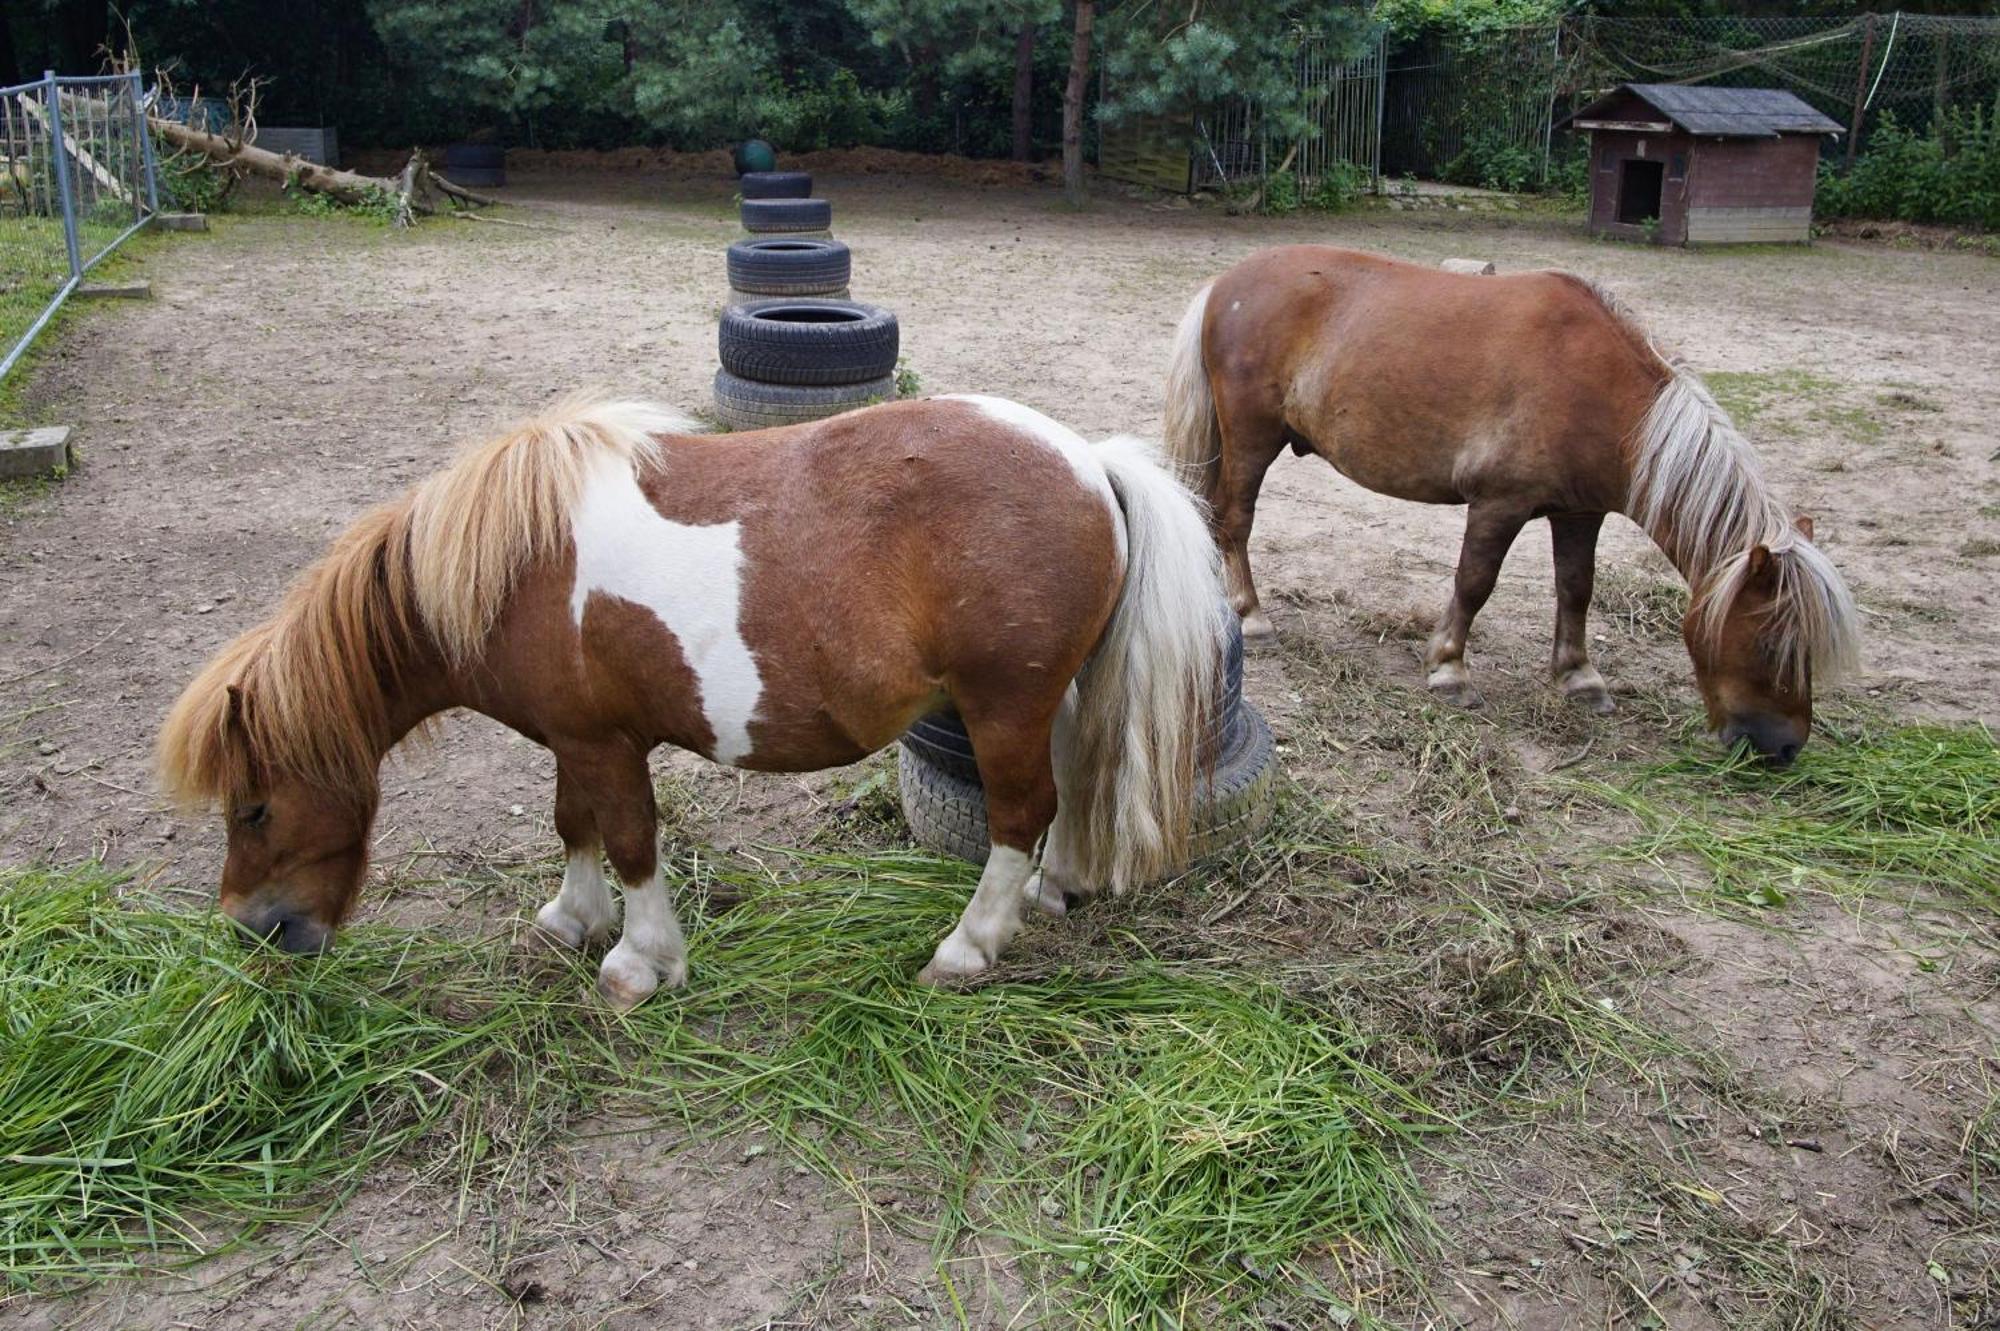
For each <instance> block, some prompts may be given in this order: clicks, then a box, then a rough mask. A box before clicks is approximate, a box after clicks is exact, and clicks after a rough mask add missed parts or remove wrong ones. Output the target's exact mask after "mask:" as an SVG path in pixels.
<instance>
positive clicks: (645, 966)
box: [597, 942, 687, 1012]
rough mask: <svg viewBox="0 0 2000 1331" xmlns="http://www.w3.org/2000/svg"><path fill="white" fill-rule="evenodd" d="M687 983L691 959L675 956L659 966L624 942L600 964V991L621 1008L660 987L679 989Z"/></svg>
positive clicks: (634, 1004) (630, 1006)
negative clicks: (688, 960) (688, 964)
mask: <svg viewBox="0 0 2000 1331" xmlns="http://www.w3.org/2000/svg"><path fill="white" fill-rule="evenodd" d="M686 983H687V961H686V959H685V958H681V957H675V958H672V959H670V960H667V961H663V962H661V963H660V964H659V965H658V966H655V965H654V964H653V963H652V962H651V961H649V960H647V959H646V958H645V957H643V956H641V955H640V954H639V953H638V952H637V951H636V950H633V949H630V948H628V947H626V946H625V944H624V943H622V942H621V943H620V944H618V946H617V947H614V948H612V949H611V952H610V954H609V955H607V956H606V957H605V958H604V965H603V966H601V967H599V968H598V972H597V992H598V994H599V996H600V997H602V998H603V999H604V1001H605V1002H606V1003H608V1004H610V1005H611V1007H612V1008H613V1009H614V1010H616V1011H619V1012H630V1011H631V1010H632V1009H633V1008H635V1007H637V1006H639V1004H641V1003H643V1002H645V1001H646V1000H647V999H648V998H651V997H652V996H653V993H654V991H656V990H658V989H660V988H663V987H664V988H667V989H678V988H680V987H681V986H682V985H683V984H686Z"/></svg>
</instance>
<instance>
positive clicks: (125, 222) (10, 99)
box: [0, 71, 159, 377]
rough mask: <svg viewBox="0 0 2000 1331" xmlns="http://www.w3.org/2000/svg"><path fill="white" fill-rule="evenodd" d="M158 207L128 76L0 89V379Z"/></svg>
mask: <svg viewBox="0 0 2000 1331" xmlns="http://www.w3.org/2000/svg"><path fill="white" fill-rule="evenodd" d="M158 208H159V187H158V182H157V171H156V168H155V163H154V157H153V143H152V138H151V136H150V135H149V134H148V133H147V130H146V94H145V88H144V86H143V84H142V82H141V79H140V76H139V74H138V73H137V72H136V71H135V72H133V73H131V74H117V75H108V76H104V77H98V78H59V77H57V76H56V75H55V74H53V73H51V74H46V75H44V76H43V77H42V78H41V79H40V80H39V81H37V82H34V83H23V84H20V85H18V86H16V87H12V88H0V377H4V376H5V375H6V373H7V372H8V371H9V370H10V369H12V368H13V366H14V363H15V362H16V361H18V360H19V359H20V358H21V354H22V353H23V352H24V351H26V350H27V348H28V345H29V343H31V342H32V341H34V339H35V335H36V334H38V333H39V332H41V330H42V329H43V328H44V327H46V326H47V324H48V321H49V320H50V318H52V317H53V316H54V314H55V312H56V310H57V309H59V308H61V306H62V303H63V302H64V301H65V300H67V299H69V297H70V296H71V294H73V293H74V292H75V291H76V289H77V287H78V286H80V285H82V283H83V278H84V275H85V274H86V273H88V272H89V271H90V270H91V269H92V268H93V267H95V266H96V265H97V264H98V263H100V262H101V261H102V260H103V259H104V258H105V256H107V255H109V254H110V253H111V252H112V251H113V250H116V249H117V248H118V247H119V246H120V245H122V244H123V243H124V242H125V240H126V239H127V238H128V237H130V236H131V235H132V234H133V233H134V232H136V231H137V230H138V229H139V228H140V227H142V226H144V225H146V223H147V222H148V221H149V220H150V219H151V217H152V216H153V214H154V213H155V212H156V211H158Z"/></svg>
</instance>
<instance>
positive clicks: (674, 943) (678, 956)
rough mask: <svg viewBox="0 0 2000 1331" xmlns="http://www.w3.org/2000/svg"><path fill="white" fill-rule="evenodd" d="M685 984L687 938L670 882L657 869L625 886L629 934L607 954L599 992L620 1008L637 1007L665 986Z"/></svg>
mask: <svg viewBox="0 0 2000 1331" xmlns="http://www.w3.org/2000/svg"><path fill="white" fill-rule="evenodd" d="M685 983H687V942H686V940H685V939H683V938H682V937H681V922H680V919H679V918H678V917H677V916H675V914H674V903H673V902H672V901H671V900H669V899H668V897H667V884H666V881H665V880H664V879H663V878H662V877H661V876H660V871H659V870H658V869H655V870H654V871H653V876H652V877H651V878H648V879H647V880H646V881H645V882H644V883H642V884H640V885H639V886H637V887H627V888H626V889H625V933H624V936H623V937H621V938H619V940H618V946H616V947H614V948H612V949H611V951H609V952H607V953H606V954H605V956H604V964H603V965H602V966H601V967H599V968H598V971H597V992H598V993H600V994H602V995H604V998H605V1000H606V1001H607V1002H609V1003H610V1004H611V1005H612V1006H613V1007H616V1008H619V1009H620V1010H625V1009H629V1008H632V1007H636V1006H637V1005H638V1004H639V1003H641V1002H643V1001H644V1000H645V999H646V997H647V996H648V995H649V994H651V993H652V992H653V991H654V990H655V989H657V988H659V987H660V986H661V985H665V986H666V987H667V988H669V989H678V988H680V986H681V985H683V984H685Z"/></svg>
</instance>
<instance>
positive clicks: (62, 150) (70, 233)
mask: <svg viewBox="0 0 2000 1331" xmlns="http://www.w3.org/2000/svg"><path fill="white" fill-rule="evenodd" d="M42 82H43V83H44V84H45V85H46V86H47V88H48V93H49V99H48V101H47V102H46V103H45V104H44V105H43V107H42V110H43V112H44V116H43V119H44V121H45V124H44V125H43V128H45V129H46V130H48V133H49V138H50V139H51V140H53V142H52V143H51V144H50V145H49V147H50V150H51V151H52V152H53V153H54V155H55V159H56V193H58V194H59V195H61V196H62V215H63V245H64V246H65V247H66V248H67V249H68V250H69V280H70V281H72V282H75V281H79V280H81V279H82V277H83V255H82V253H81V252H80V251H79V250H78V249H77V243H76V198H75V196H74V195H73V194H72V193H71V191H70V183H69V150H68V149H67V148H66V147H65V146H64V144H63V122H62V88H61V87H60V86H59V85H58V84H57V83H56V72H55V71H54V70H53V69H45V70H43V71H42Z"/></svg>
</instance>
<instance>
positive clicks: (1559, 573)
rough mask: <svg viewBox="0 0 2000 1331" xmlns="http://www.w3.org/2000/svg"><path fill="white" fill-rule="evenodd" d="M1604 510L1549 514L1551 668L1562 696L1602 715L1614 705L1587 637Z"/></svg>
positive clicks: (1614, 708)
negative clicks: (1552, 618) (1552, 611)
mask: <svg viewBox="0 0 2000 1331" xmlns="http://www.w3.org/2000/svg"><path fill="white" fill-rule="evenodd" d="M1603 525H1604V515H1603V514H1602V513H1558V514H1556V515H1555V516H1553V517H1551V518H1550V519H1549V545H1550V548H1551V549H1552V550H1553V551H1554V553H1555V561H1556V639H1555V651H1554V653H1553V654H1552V655H1551V656H1550V658H1549V674H1550V675H1551V676H1552V677H1553V678H1554V679H1555V682H1556V687H1557V688H1559V689H1561V690H1562V691H1563V696H1564V697H1566V698H1568V699H1569V700H1570V701H1571V702H1573V703H1575V704H1577V706H1579V707H1587V708H1589V709H1590V710H1591V711H1593V712H1596V713H1598V714H1599V715H1608V714H1609V713H1611V712H1612V711H1615V710H1616V708H1617V704H1616V703H1614V702H1612V701H1611V690H1610V689H1608V688H1606V687H1605V684H1604V676H1602V675H1600V674H1598V673H1597V667H1596V666H1594V665H1592V664H1591V663H1590V648H1589V645H1588V643H1587V641H1586V639H1587V629H1588V627H1589V620H1590V592H1591V585H1592V583H1593V582H1594V581H1595V579H1596V576H1597V532H1598V529H1599V528H1600V527H1602V526H1603Z"/></svg>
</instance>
